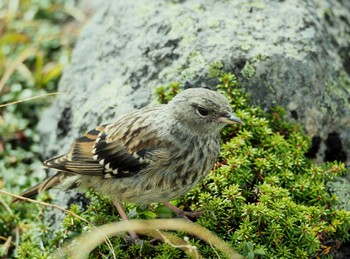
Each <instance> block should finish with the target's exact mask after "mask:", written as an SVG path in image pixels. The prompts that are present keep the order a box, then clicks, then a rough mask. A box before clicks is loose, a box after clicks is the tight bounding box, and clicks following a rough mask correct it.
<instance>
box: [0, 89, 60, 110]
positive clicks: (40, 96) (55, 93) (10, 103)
mask: <svg viewBox="0 0 350 259" xmlns="http://www.w3.org/2000/svg"><path fill="white" fill-rule="evenodd" d="M58 94H63V93H61V92H54V93H47V94H42V95H37V96H33V97H29V98H26V99H23V100H18V101H13V102H9V103H4V104H0V108H2V107H6V106H10V105H13V104H18V103H22V102H27V101H31V100H34V99H39V98H43V97H46V96H51V95H58Z"/></svg>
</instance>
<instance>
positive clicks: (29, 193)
mask: <svg viewBox="0 0 350 259" xmlns="http://www.w3.org/2000/svg"><path fill="white" fill-rule="evenodd" d="M64 175H65V173H64V172H57V173H56V174H55V175H53V176H50V177H49V178H47V179H45V180H44V181H42V182H41V183H38V184H37V185H34V186H32V187H30V188H29V189H28V190H26V191H24V192H23V193H21V194H20V196H23V197H26V198H32V197H34V196H36V195H37V194H39V193H41V192H43V191H46V190H49V189H51V188H53V187H55V186H57V185H58V184H59V183H60V182H61V181H62V179H63V178H64ZM20 200H21V199H20V198H14V199H13V200H12V201H11V203H14V202H17V201H20Z"/></svg>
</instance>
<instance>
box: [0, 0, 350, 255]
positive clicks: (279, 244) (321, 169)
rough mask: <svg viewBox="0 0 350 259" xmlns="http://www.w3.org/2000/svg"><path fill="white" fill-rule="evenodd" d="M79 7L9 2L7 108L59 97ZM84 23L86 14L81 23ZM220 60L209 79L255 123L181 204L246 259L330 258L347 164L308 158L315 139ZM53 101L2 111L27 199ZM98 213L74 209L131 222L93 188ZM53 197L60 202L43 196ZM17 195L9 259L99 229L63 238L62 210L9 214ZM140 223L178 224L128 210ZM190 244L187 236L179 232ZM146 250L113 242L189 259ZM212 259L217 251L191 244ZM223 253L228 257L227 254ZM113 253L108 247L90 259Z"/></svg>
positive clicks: (155, 245) (158, 245) (15, 185)
mask: <svg viewBox="0 0 350 259" xmlns="http://www.w3.org/2000/svg"><path fill="white" fill-rule="evenodd" d="M73 4H74V2H73V1H72V2H69V1H63V0H62V1H59V0H56V1H54V0H45V1H39V0H37V1H35V0H24V1H19V0H18V1H13V0H11V1H10V0H9V1H0V10H1V11H0V104H4V103H8V102H12V101H16V100H23V99H26V98H30V97H34V96H40V95H44V94H47V93H50V92H54V91H56V87H57V82H58V80H59V77H60V75H61V73H62V68H63V67H64V66H65V65H66V64H67V63H68V62H69V57H70V53H71V50H72V46H73V43H74V41H75V37H76V35H77V32H78V29H77V28H78V25H79V24H78V23H77V22H76V21H75V19H74V18H73V17H72V14H74V13H77V14H78V13H79V11H78V10H77V9H74V5H73ZM73 16H74V15H73ZM222 67H223V66H222V64H220V62H215V63H213V64H211V66H209V67H208V76H210V77H214V78H218V87H217V88H218V90H219V91H221V92H223V93H224V94H225V95H226V96H227V98H228V99H229V100H230V102H231V104H232V107H233V109H234V110H235V112H236V114H237V115H238V116H239V117H240V118H242V120H243V121H244V122H245V123H246V125H245V126H244V127H238V126H231V127H227V128H225V130H224V131H223V133H222V139H223V140H222V151H221V155H220V157H219V159H218V162H217V164H216V165H215V167H214V169H213V171H212V172H211V173H210V175H209V176H208V177H207V179H206V180H205V181H203V182H202V183H201V184H199V185H198V186H197V187H196V188H195V189H194V190H192V191H191V192H190V193H188V194H187V195H186V196H185V197H182V198H180V199H178V200H176V201H174V204H175V205H177V206H179V207H180V208H183V209H185V210H196V209H200V210H202V211H203V212H204V214H203V215H202V216H201V217H199V218H198V219H197V220H196V223H197V224H200V225H202V226H204V227H206V228H208V229H209V230H211V231H213V232H214V233H216V234H217V235H218V236H219V237H220V238H222V239H223V240H225V241H226V242H228V243H230V244H231V245H232V247H233V248H234V249H236V250H237V251H238V252H240V253H241V254H243V255H244V256H245V257H246V258H310V257H316V256H318V257H321V258H330V257H331V255H330V251H332V250H335V249H337V248H338V246H339V244H340V243H341V242H344V241H347V240H349V229H350V212H349V211H346V210H343V209H340V208H339V199H338V197H337V196H336V195H335V194H333V193H331V192H329V190H328V188H327V182H328V181H330V180H332V179H334V178H335V177H337V176H340V175H344V174H346V173H347V170H346V168H345V165H344V164H341V163H336V162H335V163H331V164H321V165H316V164H315V163H313V162H312V161H310V160H309V159H308V158H306V157H305V153H306V152H307V151H308V148H309V147H310V141H309V139H308V138H307V137H306V136H305V135H304V134H303V132H302V129H301V127H299V126H298V125H296V124H293V123H289V122H285V121H284V120H283V115H284V114H283V110H282V109H281V108H278V107H276V108H275V109H274V110H272V111H270V112H269V113H265V112H263V111H262V110H261V109H260V108H259V107H255V106H253V105H251V104H250V101H249V98H248V97H247V96H246V95H245V94H244V92H243V91H242V90H240V87H239V83H238V82H237V78H236V77H235V76H234V75H232V74H230V73H224V72H223V71H222ZM180 89H181V86H180V85H179V84H178V83H176V82H174V83H171V84H170V85H168V86H163V87H159V88H157V93H156V94H157V96H158V98H159V101H160V102H161V103H165V102H167V101H169V100H170V99H171V98H172V97H173V96H174V95H175V94H176V93H177V92H178V91H179V90H180ZM51 101H52V97H49V96H45V97H43V98H38V99H35V100H31V101H26V102H22V103H17V104H13V105H8V106H6V107H1V108H0V188H1V189H4V190H6V191H9V192H12V193H15V194H18V193H20V192H21V191H23V190H24V189H25V188H27V187H28V186H30V185H33V184H34V183H36V182H37V181H39V180H41V179H43V178H44V177H45V172H44V171H43V169H42V166H41V155H42V154H41V153H40V138H39V135H38V132H37V130H36V126H37V123H38V120H39V118H40V114H41V112H42V111H43V110H44V108H45V107H47V106H48V105H49V104H50V103H51ZM86 196H87V198H89V199H90V204H89V206H88V207H87V208H81V207H79V206H77V205H73V206H72V207H71V208H70V209H71V210H72V211H73V212H75V213H77V214H79V215H80V216H82V217H84V218H86V219H87V220H89V221H90V222H92V223H93V224H95V225H102V224H105V223H108V222H114V221H117V220H120V218H119V216H118V215H117V213H116V212H115V210H114V207H113V204H112V203H111V201H110V200H109V199H108V198H106V197H100V196H98V195H97V194H96V193H94V192H93V191H89V192H88V193H87V194H86ZM41 199H42V200H44V201H50V200H51V197H50V196H49V195H48V194H44V195H42V196H41ZM10 200H11V197H8V196H5V195H1V196H0V257H18V258H47V257H48V256H49V255H50V253H52V252H53V251H55V249H57V247H60V246H62V244H63V243H64V242H66V241H68V240H71V239H72V238H74V237H76V236H78V235H79V234H80V233H84V232H87V231H89V230H90V229H91V227H90V226H88V225H86V223H84V222H82V221H80V220H78V219H76V218H73V217H71V216H67V217H66V218H65V219H64V221H63V222H62V228H61V229H59V230H57V231H55V232H54V233H52V231H51V230H50V226H49V225H48V223H47V221H45V217H44V215H45V213H46V212H47V211H49V210H51V209H49V208H47V207H43V206H39V205H36V204H31V203H20V204H15V205H11V206H9V202H10ZM126 209H127V213H128V214H129V217H130V218H132V219H153V218H167V217H173V216H174V215H173V214H172V212H170V211H168V210H167V209H166V208H165V207H163V206H161V205H157V204H155V205H154V206H153V208H148V207H137V206H135V205H133V204H126ZM177 235H178V236H179V237H181V238H183V237H185V236H186V233H183V232H181V233H178V234H177ZM142 239H143V240H144V244H143V245H142V246H141V245H134V244H132V243H130V242H129V241H127V239H126V238H125V236H118V237H114V238H112V239H111V240H112V243H113V246H114V250H115V253H116V255H117V258H187V256H188V255H186V254H185V253H184V252H183V251H181V250H180V249H178V248H174V247H172V246H171V245H169V244H165V243H163V242H158V241H156V242H154V241H151V240H150V238H148V237H146V236H143V237H142ZM188 242H190V243H191V244H192V245H194V246H196V247H197V248H198V251H199V252H200V254H201V255H202V256H203V257H204V258H217V257H218V254H217V251H215V250H214V249H213V247H211V246H210V245H208V244H206V243H205V242H204V241H202V240H199V239H197V238H195V237H192V236H189V241H188ZM220 256H221V257H222V258H225V256H224V255H221V254H220ZM103 257H111V252H110V250H109V248H108V247H107V245H101V246H99V247H98V248H97V249H95V250H94V251H93V252H92V253H91V255H90V258H103Z"/></svg>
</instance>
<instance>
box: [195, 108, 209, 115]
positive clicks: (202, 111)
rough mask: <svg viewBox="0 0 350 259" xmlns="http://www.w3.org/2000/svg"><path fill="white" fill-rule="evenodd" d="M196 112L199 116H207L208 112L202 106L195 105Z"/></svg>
mask: <svg viewBox="0 0 350 259" xmlns="http://www.w3.org/2000/svg"><path fill="white" fill-rule="evenodd" d="M197 112H198V114H199V115H201V116H207V115H208V114H209V111H208V110H207V109H206V108H203V107H197Z"/></svg>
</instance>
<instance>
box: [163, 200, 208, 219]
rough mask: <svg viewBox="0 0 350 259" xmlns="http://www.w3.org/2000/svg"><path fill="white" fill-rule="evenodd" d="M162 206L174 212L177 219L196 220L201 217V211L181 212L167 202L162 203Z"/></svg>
mask: <svg viewBox="0 0 350 259" xmlns="http://www.w3.org/2000/svg"><path fill="white" fill-rule="evenodd" d="M163 204H164V205H165V206H166V207H167V208H168V209H170V210H172V211H174V212H175V213H176V215H177V216H178V217H179V218H198V217H200V216H201V215H202V212H201V211H191V212H187V211H183V210H182V209H179V208H178V207H176V206H174V205H173V204H171V203H170V202H168V201H163Z"/></svg>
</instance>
